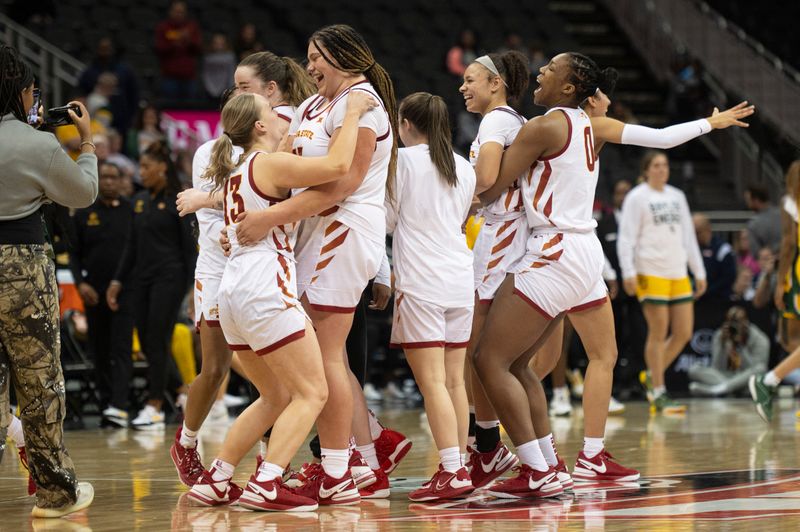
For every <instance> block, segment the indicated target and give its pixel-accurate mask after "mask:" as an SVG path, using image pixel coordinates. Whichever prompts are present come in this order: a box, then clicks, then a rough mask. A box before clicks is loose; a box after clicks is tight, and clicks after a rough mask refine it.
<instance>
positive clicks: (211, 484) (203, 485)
mask: <svg viewBox="0 0 800 532" xmlns="http://www.w3.org/2000/svg"><path fill="white" fill-rule="evenodd" d="M213 474H214V469H213V468H212V469H211V471H203V474H202V475H200V478H198V479H197V482H195V484H194V486H192V489H190V490H189V493H188V497H189V498H190V499H191V500H192V502H193V503H194V504H195V505H199V506H224V505H228V504H234V503H236V502H237V501H238V500H239V497H240V496H241V495H242V488H240V487H239V486H237V485H236V484H234V483H233V482H231V479H225V480H219V481H216V480H214V478H213V477H212V475H213Z"/></svg>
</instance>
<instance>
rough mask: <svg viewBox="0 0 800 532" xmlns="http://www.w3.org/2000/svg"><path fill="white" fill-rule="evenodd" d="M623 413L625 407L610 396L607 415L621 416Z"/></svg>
mask: <svg viewBox="0 0 800 532" xmlns="http://www.w3.org/2000/svg"><path fill="white" fill-rule="evenodd" d="M623 412H625V405H624V404H622V403H620V402H619V401H617V400H616V399H615V398H614V396H613V395H612V396H611V401H609V402H608V413H609V414H622V413H623Z"/></svg>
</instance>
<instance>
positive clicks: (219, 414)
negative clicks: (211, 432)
mask: <svg viewBox="0 0 800 532" xmlns="http://www.w3.org/2000/svg"><path fill="white" fill-rule="evenodd" d="M206 423H210V424H212V425H227V424H228V423H230V417H228V408H227V407H226V406H225V401H224V400H220V401H214V404H213V405H211V410H209V412H208V417H206Z"/></svg>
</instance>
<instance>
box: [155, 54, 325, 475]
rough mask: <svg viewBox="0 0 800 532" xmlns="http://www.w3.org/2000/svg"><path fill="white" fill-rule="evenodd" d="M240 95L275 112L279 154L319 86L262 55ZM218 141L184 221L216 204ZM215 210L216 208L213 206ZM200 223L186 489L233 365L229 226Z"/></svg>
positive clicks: (250, 61)
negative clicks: (225, 277) (225, 305)
mask: <svg viewBox="0 0 800 532" xmlns="http://www.w3.org/2000/svg"><path fill="white" fill-rule="evenodd" d="M234 81H235V82H236V87H235V90H236V91H239V92H242V93H254V94H260V95H261V96H263V97H264V98H266V99H267V101H268V102H269V103H270V106H272V108H273V110H274V113H273V114H272V115H270V116H271V117H272V118H273V119H276V120H274V122H273V123H272V124H269V127H268V137H267V139H265V140H266V141H267V142H268V144H269V146H268V147H269V150H270V151H275V148H276V147H277V144H278V142H279V140H280V139H281V138H282V137H283V135H284V134H285V133H286V131H287V130H288V129H289V122H290V121H291V117H292V116H293V115H294V107H295V106H297V105H299V104H300V103H301V102H302V101H303V100H305V99H306V98H308V97H309V96H310V95H311V94H313V92H314V86H313V84H312V82H311V79H310V78H309V76H308V74H307V73H306V72H305V70H303V68H302V67H301V66H300V65H298V64H297V63H296V62H295V61H294V60H293V59H291V58H288V57H278V56H276V55H275V54H273V53H271V52H258V53H255V54H251V55H249V56H247V57H246V58H245V59H244V60H243V61H242V62H241V63H239V66H238V67H237V68H236V71H235V73H234ZM231 96H232V94H231V92H227V93H226V95H224V96H223V102H222V105H223V107H224V105H225V103H227V99H229V98H230V97H231ZM215 142H216V140H211V141H208V142H206V143H205V144H203V145H202V146H200V147H199V148H198V149H197V151H196V152H195V156H194V160H193V162H192V185H193V187H194V188H193V190H192V191H191V192H190V191H185V192H182V193H181V194H179V195H178V201H177V204H178V208H179V210H180V213H181V215H184V214H188V213H189V212H192V209H191V208H189V207H190V205H188V204H189V203H190V200H191V198H190V195H191V194H192V193H194V197H195V200H196V201H199V202H202V203H208V202H209V200H211V201H213V195H212V194H210V193H211V192H212V191H213V189H214V183H213V181H210V180H208V179H203V178H202V176H203V175H204V174H205V172H206V170H207V168H208V164H209V160H210V158H211V151H212V149H213V147H214V145H215ZM241 154H242V149H241V148H240V147H238V146H235V147H234V148H233V152H232V156H233V158H234V159H236V158H238V157H239V156H240V155H241ZM210 207H213V205H212V206H210ZM197 221H198V223H199V226H200V236H199V238H198V244H199V246H200V253H199V256H198V259H197V266H196V268H195V289H194V298H195V302H194V309H195V325H196V326H197V329H198V330H199V332H200V343H201V346H202V353H203V362H202V366H201V371H200V374H199V375H198V376H197V378H196V379H195V380H194V382H193V383H192V386H191V387H190V388H189V397H188V399H187V401H186V407H185V408H184V422H183V426H182V427H180V428H178V431H177V432H176V434H175V441H174V443H173V444H172V448H171V449H170V456H171V457H172V462H173V463H174V464H175V467H176V469H177V470H178V476H179V477H180V479H181V482H183V483H184V484H185V485H187V486H189V487H191V486H192V485H193V484H194V483H195V482H196V481H197V478H199V476H200V474H201V473H202V471H203V466H202V463H201V460H200V456H199V454H198V452H197V433H198V431H199V430H200V427H201V425H202V424H203V421H204V420H205V419H206V416H207V415H208V413H209V411H210V409H211V407H212V405H213V402H214V399H215V398H216V397H217V396H218V390H219V389H220V385H221V384H223V382H224V381H225V379H226V377H227V375H228V373H229V371H230V365H231V353H230V352H229V351H228V346H227V344H226V343H225V337H224V336H223V334H222V331H221V329H220V321H219V303H218V301H217V292H218V290H219V284H220V281H221V279H222V272H223V270H224V269H225V263H226V258H225V256H224V255H223V253H222V250H221V249H220V247H219V244H218V242H217V238H218V236H217V235H218V234H219V232H220V230H221V229H222V227H224V225H225V222H224V220H223V214H222V211H221V210H216V209H214V208H209V207H205V208H201V209H199V210H197Z"/></svg>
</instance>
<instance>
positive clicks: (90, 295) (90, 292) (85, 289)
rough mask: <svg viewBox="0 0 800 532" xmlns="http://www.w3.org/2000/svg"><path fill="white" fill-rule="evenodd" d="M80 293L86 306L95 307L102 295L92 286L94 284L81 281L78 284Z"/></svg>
mask: <svg viewBox="0 0 800 532" xmlns="http://www.w3.org/2000/svg"><path fill="white" fill-rule="evenodd" d="M78 293H79V294H80V295H81V299H83V303H84V304H85V305H86V306H89V307H93V306H95V305H97V304H98V303H99V302H100V296H98V295H97V290H95V289H94V288H92V285H90V284H89V283H80V284H79V285H78Z"/></svg>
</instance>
